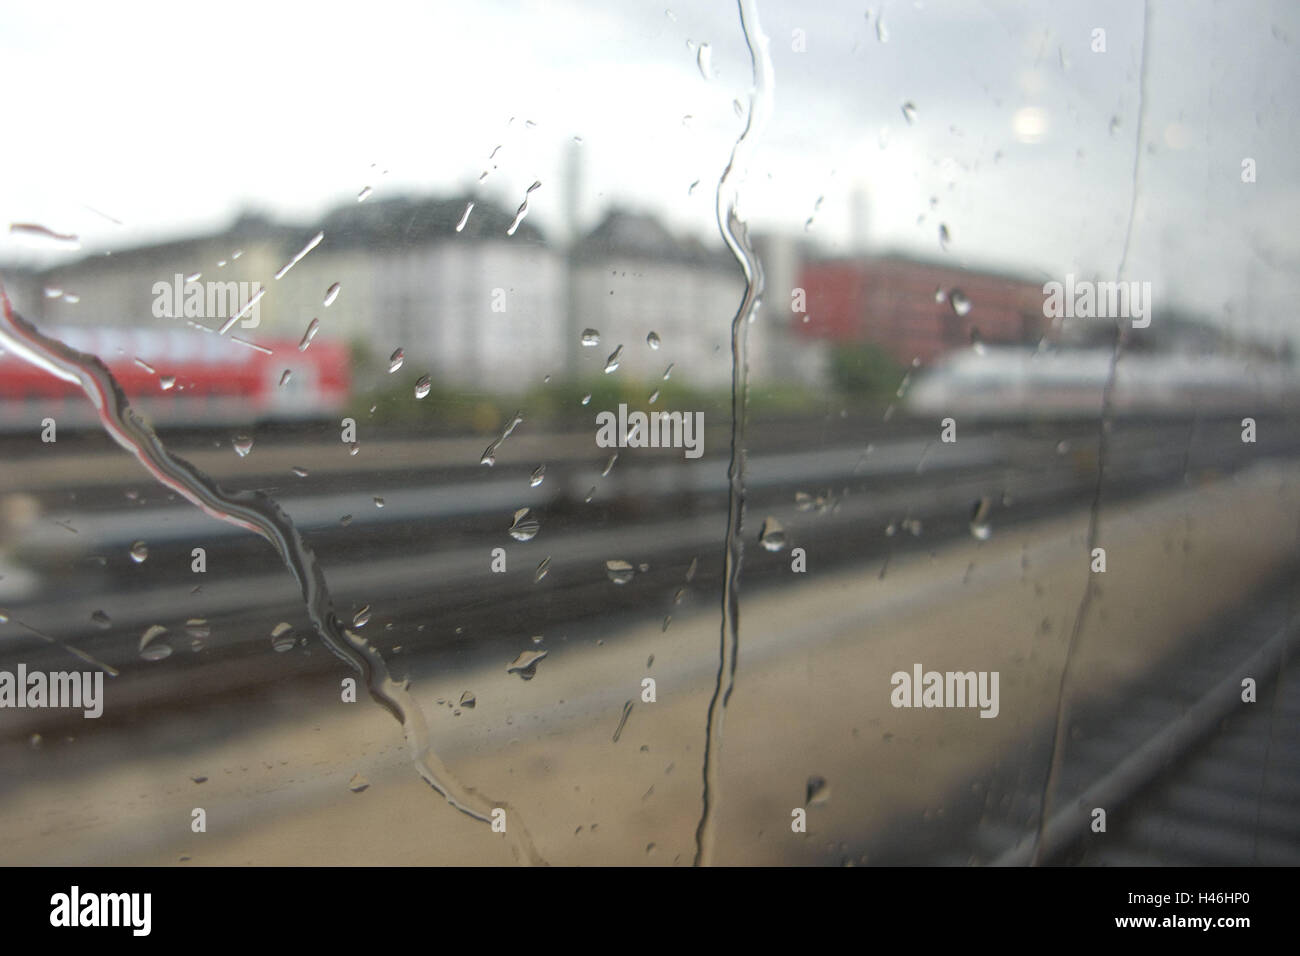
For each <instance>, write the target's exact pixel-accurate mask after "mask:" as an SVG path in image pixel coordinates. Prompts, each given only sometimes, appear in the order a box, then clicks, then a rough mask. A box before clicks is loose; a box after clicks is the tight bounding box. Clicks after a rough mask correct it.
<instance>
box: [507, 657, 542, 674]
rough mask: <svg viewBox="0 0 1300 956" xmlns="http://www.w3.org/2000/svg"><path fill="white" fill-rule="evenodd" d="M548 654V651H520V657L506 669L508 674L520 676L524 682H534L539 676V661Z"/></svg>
mask: <svg viewBox="0 0 1300 956" xmlns="http://www.w3.org/2000/svg"><path fill="white" fill-rule="evenodd" d="M546 654H547V652H546V651H520V652H519V656H518V657H516V658H515V659H514V660H513V661H511V662H510V666H508V667H507V668H506V673H507V674H518V675H519V677H520V678H521V679H522V680H532V679H533V678H534V677H536V676H537V663H538V661H540V660H541V659H542V658H543V657H545V656H546Z"/></svg>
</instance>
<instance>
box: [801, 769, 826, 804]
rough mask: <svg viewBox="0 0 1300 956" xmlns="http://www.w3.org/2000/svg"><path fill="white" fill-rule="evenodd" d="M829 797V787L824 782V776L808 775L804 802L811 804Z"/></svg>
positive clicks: (823, 801)
mask: <svg viewBox="0 0 1300 956" xmlns="http://www.w3.org/2000/svg"><path fill="white" fill-rule="evenodd" d="M830 798H831V788H830V786H829V785H827V783H826V778H825V777H816V776H814V777H809V778H808V785H807V787H806V789H805V791H804V803H806V804H808V805H809V806H811V805H812V804H814V803H825V802H826V801H827V800H829V799H830Z"/></svg>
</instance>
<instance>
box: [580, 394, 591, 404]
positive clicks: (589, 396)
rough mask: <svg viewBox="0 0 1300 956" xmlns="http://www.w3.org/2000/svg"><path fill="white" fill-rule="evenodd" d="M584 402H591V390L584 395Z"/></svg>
mask: <svg viewBox="0 0 1300 956" xmlns="http://www.w3.org/2000/svg"><path fill="white" fill-rule="evenodd" d="M582 404H584V405H590V404H591V392H588V393H587V394H586V395H584V396H582Z"/></svg>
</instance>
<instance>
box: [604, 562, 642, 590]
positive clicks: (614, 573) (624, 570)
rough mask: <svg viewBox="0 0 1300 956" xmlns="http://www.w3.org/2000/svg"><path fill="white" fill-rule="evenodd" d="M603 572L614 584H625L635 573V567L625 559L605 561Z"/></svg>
mask: <svg viewBox="0 0 1300 956" xmlns="http://www.w3.org/2000/svg"><path fill="white" fill-rule="evenodd" d="M605 574H606V575H607V576H608V577H609V579H610V580H611V581H613V582H614V583H615V584H627V583H628V582H630V581H631V580H632V578H633V577H634V576H635V574H636V569H635V568H633V567H632V565H630V564H628V563H627V562H626V561H618V560H614V561H606V562H605Z"/></svg>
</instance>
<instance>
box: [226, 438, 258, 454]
mask: <svg viewBox="0 0 1300 956" xmlns="http://www.w3.org/2000/svg"><path fill="white" fill-rule="evenodd" d="M231 445H232V446H233V447H234V449H235V454H236V455H238V456H239V457H240V458H247V457H248V453H249V452H250V451H252V450H253V439H252V438H250V437H249V436H248V435H236V436H235V439H234V441H233V442H231Z"/></svg>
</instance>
